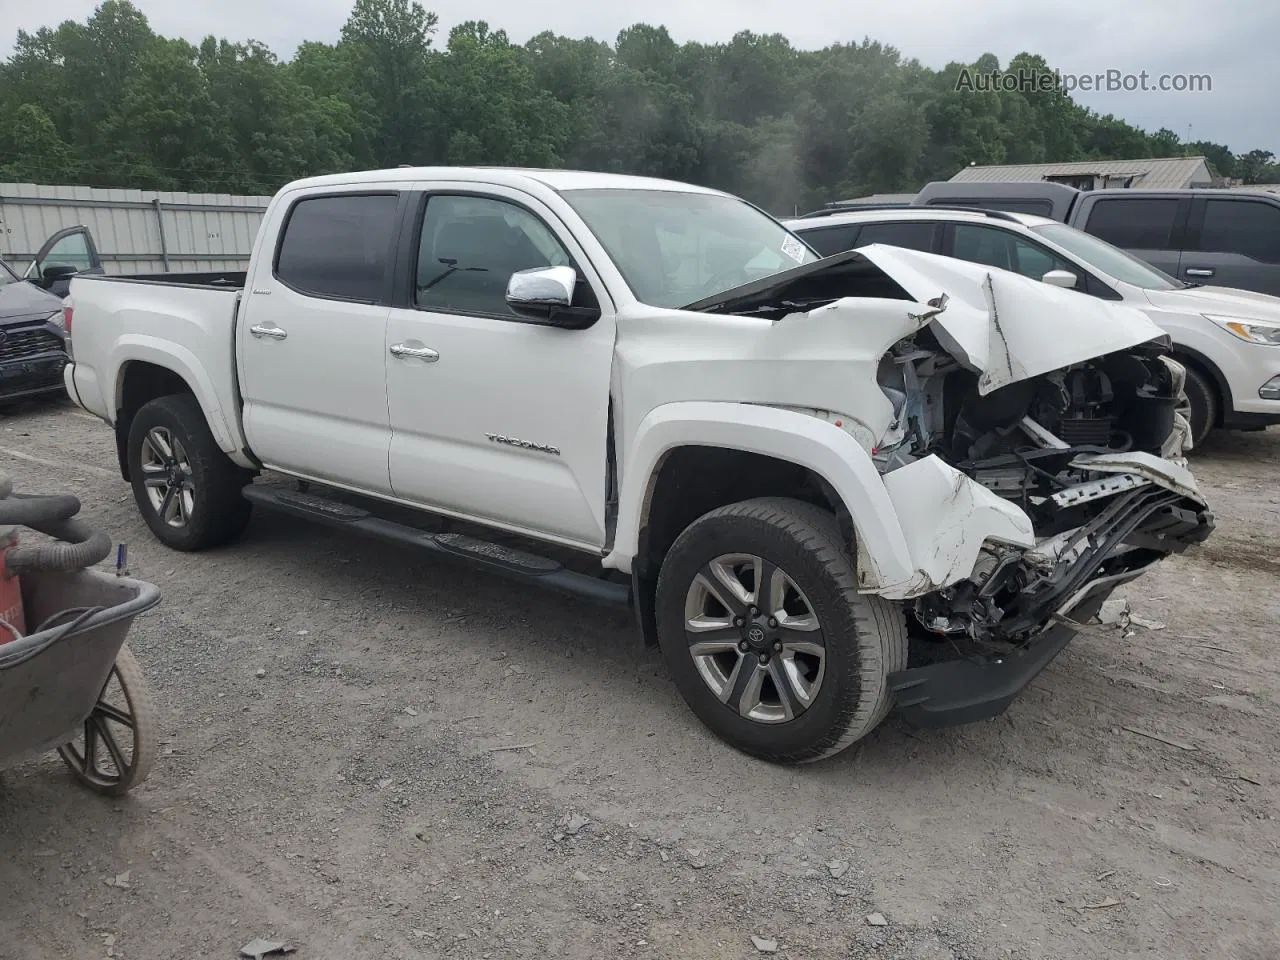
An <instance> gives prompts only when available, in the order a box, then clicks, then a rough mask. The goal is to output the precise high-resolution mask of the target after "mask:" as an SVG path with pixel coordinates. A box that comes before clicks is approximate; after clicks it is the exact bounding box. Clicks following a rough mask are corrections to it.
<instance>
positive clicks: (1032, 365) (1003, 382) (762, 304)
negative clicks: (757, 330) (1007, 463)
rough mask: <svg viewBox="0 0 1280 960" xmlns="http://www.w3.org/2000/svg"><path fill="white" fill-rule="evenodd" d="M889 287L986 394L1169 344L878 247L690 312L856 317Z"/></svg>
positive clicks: (1144, 329) (1135, 314) (1150, 330)
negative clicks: (842, 307) (849, 312)
mask: <svg viewBox="0 0 1280 960" xmlns="http://www.w3.org/2000/svg"><path fill="white" fill-rule="evenodd" d="M877 277H878V278H879V279H877ZM884 277H888V278H889V279H890V280H892V281H893V283H894V284H896V285H897V287H898V288H900V289H901V290H902V291H903V292H905V293H906V295H907V297H908V298H910V301H914V305H913V304H911V303H907V304H904V306H905V309H906V312H907V313H909V314H911V315H912V316H914V317H915V318H916V319H917V320H919V321H921V322H923V323H932V324H933V327H934V330H935V333H936V334H937V336H938V339H939V341H940V342H941V344H942V346H943V348H944V349H946V350H947V351H948V352H949V353H951V354H952V355H953V356H954V357H955V358H956V359H957V360H958V361H960V362H961V363H963V364H965V365H966V366H968V367H969V368H970V369H972V370H973V371H975V372H976V373H977V374H978V375H979V384H978V391H979V392H980V393H982V394H987V393H990V392H991V391H992V390H996V389H999V388H1000V387H1003V386H1007V385H1008V384H1010V383H1016V382H1017V381H1019V380H1026V379H1029V378H1031V377H1038V376H1041V375H1043V374H1046V373H1051V372H1052V371H1054V370H1060V369H1062V368H1063V367H1066V366H1069V365H1071V364H1073V363H1080V362H1082V361H1085V360H1091V359H1093V358H1095V357H1100V356H1103V355H1105V354H1108V353H1113V352H1115V351H1117V350H1123V349H1126V348H1128V347H1134V346H1137V345H1138V344H1140V343H1147V342H1149V341H1151V340H1160V339H1167V336H1166V334H1165V333H1164V331H1163V330H1162V329H1161V328H1160V327H1158V326H1157V325H1156V324H1155V323H1154V322H1153V321H1152V320H1151V319H1150V318H1149V317H1147V315H1146V314H1145V313H1144V312H1143V311H1142V310H1139V309H1138V308H1136V307H1131V306H1128V305H1125V304H1121V303H1115V302H1111V301H1106V300H1100V299H1098V298H1097V297H1091V296H1088V295H1086V294H1082V293H1077V292H1076V291H1074V290H1063V289H1062V288H1060V287H1054V286H1050V285H1049V284H1047V283H1043V282H1041V281H1039V280H1032V279H1031V278H1030V277H1024V276H1022V275H1020V274H1016V273H1012V272H1010V271H1007V270H1000V269H997V268H995V267H987V266H984V265H982V264H975V263H969V262H967V261H964V260H956V259H953V258H951V257H943V256H939V255H937V254H932V253H922V252H920V251H918V250H907V249H904V248H902V247H892V246H887V245H885V244H878V243H876V244H870V245H868V246H865V247H859V248H857V249H856V250H849V251H846V252H844V253H838V254H836V255H834V256H830V257H826V258H824V259H822V260H817V261H814V262H813V263H807V264H804V265H802V266H799V267H794V268H792V269H790V270H785V271H783V272H781V273H777V274H774V275H773V276H770V277H765V278H764V279H762V280H756V281H753V282H752V283H749V284H744V285H743V286H741V287H736V288H734V289H733V290H728V291H725V292H724V293H720V294H716V295H715V296H714V297H708V298H706V299H704V300H700V301H698V302H697V303H692V304H689V305H688V306H687V307H685V308H684V309H686V310H694V311H706V312H711V313H742V314H749V313H757V312H759V311H761V310H762V309H767V308H770V307H772V308H774V309H775V310H787V311H788V312H794V313H805V312H808V311H810V310H813V309H814V308H816V307H817V306H819V305H820V304H823V303H833V302H834V303H841V302H847V303H848V304H849V305H850V306H852V307H853V308H854V311H853V315H854V316H856V315H857V304H858V302H859V301H862V302H866V301H867V298H868V297H872V298H876V299H879V302H880V303H882V304H883V303H885V302H886V301H885V300H884V299H881V298H882V297H885V296H889V297H892V296H897V294H894V293H888V292H882V291H883V290H884V288H885V284H884V280H883V278H884ZM845 291H848V293H847V294H846V293H845Z"/></svg>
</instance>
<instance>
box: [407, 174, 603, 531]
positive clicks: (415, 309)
mask: <svg viewBox="0 0 1280 960" xmlns="http://www.w3.org/2000/svg"><path fill="white" fill-rule="evenodd" d="M409 236H411V237H412V239H411V241H410V246H412V247H413V249H414V251H415V254H414V256H413V257H412V258H411V263H412V266H411V268H410V272H411V273H412V274H413V276H412V277H411V278H408V282H406V283H404V284H401V286H400V289H401V290H404V291H407V297H406V298H405V299H406V300H407V304H406V303H401V304H400V305H398V306H396V307H394V308H393V309H392V310H391V314H390V317H389V321H388V324H387V339H386V350H387V356H386V361H387V394H388V398H387V399H388V410H389V412H390V418H391V433H392V435H391V447H390V456H389V463H390V472H391V486H392V490H393V492H394V494H395V496H396V497H397V498H399V499H402V500H406V501H409V502H412V503H415V504H419V505H422V506H424V507H427V508H430V509H433V510H435V511H437V512H443V513H446V514H450V515H454V516H462V517H466V518H470V519H475V520H479V521H482V522H485V523H488V524H491V525H496V526H499V527H503V528H506V529H511V530H516V531H518V532H522V533H528V534H531V535H534V536H537V537H541V538H543V539H548V540H553V541H556V542H561V543H569V544H572V545H574V546H579V547H586V548H590V549H598V548H600V547H602V546H603V545H604V543H605V496H606V491H605V482H606V442H607V433H608V407H609V382H610V377H611V374H612V369H613V346H614V334H615V329H616V326H615V317H614V312H613V306H612V303H611V302H610V301H609V300H608V299H607V296H606V295H605V292H604V286H603V284H601V283H600V281H599V278H598V276H597V275H596V274H595V272H594V270H593V269H592V267H591V265H590V263H589V262H588V261H587V259H586V255H585V253H584V251H583V250H582V249H581V248H580V247H579V246H578V245H577V243H576V242H575V241H574V239H573V237H572V235H571V234H570V233H569V231H568V230H567V229H566V228H565V227H564V225H563V224H562V223H561V222H560V221H559V219H558V218H557V217H556V216H555V214H554V213H552V212H551V210H549V209H548V208H546V207H545V206H544V205H543V204H541V203H540V202H539V201H538V200H536V199H535V198H533V197H531V196H528V195H526V194H523V193H521V192H520V191H517V190H513V189H508V188H503V187H497V186H489V185H485V186H483V187H479V189H478V185H477V184H474V183H472V184H457V185H456V189H450V185H446V184H442V185H441V186H440V187H439V188H437V189H433V190H432V192H431V193H429V194H426V195H424V196H423V197H422V198H421V200H420V202H419V204H418V213H417V217H416V222H415V224H414V229H413V231H412V233H411V234H409ZM558 265H569V266H572V267H574V268H575V269H576V270H577V272H578V276H579V283H578V294H577V297H579V298H581V300H579V299H577V298H575V305H583V306H586V305H591V304H593V303H594V304H597V305H599V306H600V307H601V308H602V310H601V315H600V317H599V319H597V320H596V321H595V322H594V323H593V324H592V325H591V326H589V327H587V328H585V329H581V330H569V329H564V328H561V327H555V326H547V325H542V324H538V323H533V322H530V320H529V319H528V318H527V317H523V316H521V315H519V314H517V313H516V312H515V311H513V310H512V309H511V308H510V307H509V306H508V305H507V302H506V299H505V294H506V287H507V281H508V279H509V278H510V276H511V274H512V273H513V272H515V271H516V270H521V269H526V268H530V267H539V266H542V267H545V266H558Z"/></svg>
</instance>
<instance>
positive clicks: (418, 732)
mask: <svg viewBox="0 0 1280 960" xmlns="http://www.w3.org/2000/svg"><path fill="white" fill-rule="evenodd" d="M113 462H114V454H113V447H112V441H111V436H110V433H109V431H108V430H107V428H106V427H104V426H103V425H101V424H100V423H98V422H97V421H95V420H93V419H92V418H91V417H89V416H87V415H86V414H83V413H81V412H79V411H76V410H74V409H73V408H71V407H70V406H69V405H68V404H67V403H65V402H62V403H52V404H36V405H29V406H28V407H27V408H24V409H20V410H18V411H16V412H15V411H10V412H9V413H8V414H6V415H5V416H4V418H3V419H0V465H2V466H3V468H4V469H7V470H10V471H11V472H12V474H13V477H14V479H15V481H16V486H17V488H18V489H19V490H22V491H31V492H55V491H58V492H62V491H66V492H72V493H75V494H77V495H78V496H79V497H80V498H81V499H82V501H83V503H84V511H83V515H84V516H85V517H87V518H91V519H92V520H93V521H94V522H95V523H98V524H101V525H103V526H104V527H105V528H106V529H108V530H109V531H110V532H111V534H112V535H113V536H114V537H115V538H116V539H117V540H125V541H127V542H128V543H129V545H130V548H131V549H130V563H131V567H132V572H133V573H134V575H135V576H139V577H142V578H144V579H149V580H152V581H154V582H156V583H157V584H159V585H160V587H161V588H162V590H163V592H164V600H163V602H162V604H161V606H160V607H159V608H157V609H156V610H155V611H153V612H152V613H151V614H148V615H147V616H146V617H145V618H143V619H141V620H139V621H138V622H137V623H136V625H135V627H134V630H133V633H132V648H133V650H134V651H135V653H136V655H137V657H138V659H139V660H140V661H141V663H142V665H143V668H144V670H145V672H146V674H147V675H148V677H149V678H150V681H151V684H152V686H153V689H154V693H155V696H156V698H157V700H158V703H159V706H160V708H161V711H162V723H163V733H162V736H163V737H164V743H163V745H162V750H163V755H162V756H161V757H160V759H159V760H158V761H157V764H156V768H155V770H154V772H153V774H152V776H151V779H150V780H149V781H148V782H147V783H146V784H145V785H144V786H143V787H142V788H141V789H139V790H137V791H135V792H134V793H133V794H131V795H130V796H129V797H128V798H126V799H124V800H105V799H102V798H99V797H97V796H95V795H93V794H90V793H89V792H87V791H85V790H83V789H80V788H78V787H76V786H75V785H73V784H72V782H71V781H70V780H69V778H68V776H67V774H66V773H65V772H64V769H63V767H62V765H61V762H60V761H59V760H58V759H57V758H56V756H50V757H49V758H47V759H43V760H37V761H33V762H32V763H29V764H27V765H25V766H21V767H18V768H16V769H12V770H9V771H7V772H5V773H3V774H0V956H3V957H5V958H22V960H27V958H46V957H47V958H54V957H57V958H62V957H72V958H101V957H105V956H108V955H109V954H110V955H113V956H115V957H124V958H129V960H159V958H165V960H168V958H206V957H207V958H219V957H227V958H232V957H235V956H236V955H237V951H238V949H239V947H240V946H241V945H242V944H244V943H246V942H247V941H249V940H251V939H253V938H255V937H266V938H268V939H282V940H286V941H288V942H289V943H290V944H291V945H294V946H296V947H297V953H296V954H295V955H294V956H296V957H297V958H299V960H312V958H326V960H330V958H332V960H337V958H366V957H370V958H375V957H376V958H436V957H450V958H453V957H457V958H505V957H538V958H545V957H557V958H571V960H577V958H583V960H586V958H593V960H594V958H601V957H641V958H643V957H695V958H709V960H711V958H715V960H719V958H749V957H754V956H759V955H761V951H760V950H759V948H758V947H757V945H755V944H754V943H753V941H752V939H751V937H752V935H755V936H758V937H760V938H761V939H762V940H772V941H776V943H777V948H776V949H777V954H776V955H777V956H782V957H790V958H817V957H850V958H852V957H859V958H861V957H874V958H920V960H956V958H982V960H986V958H1006V957H1013V958H1064V957H1070V958H1072V960H1084V958H1093V957H1105V958H1114V957H1143V958H1146V957H1159V958H1166V957H1167V958H1193V957H1213V958H1215V960H1221V958H1240V960H1264V958H1266V960H1271V958H1275V957H1277V956H1278V955H1280V946H1278V942H1280V938H1278V936H1277V934H1278V933H1280V909H1278V907H1280V904H1278V903H1277V898H1278V894H1277V891H1278V890H1280V829H1278V827H1277V821H1276V819H1275V818H1276V816H1277V811H1278V801H1280V771H1278V770H1277V765H1276V759H1277V756H1278V755H1280V668H1278V667H1277V660H1276V656H1275V634H1276V626H1277V622H1280V600H1278V599H1277V596H1278V593H1280V591H1278V588H1280V560H1277V553H1276V546H1277V534H1278V533H1280V433H1277V432H1275V431H1273V432H1269V433H1267V434H1252V435H1229V436H1226V437H1223V438H1220V439H1215V440H1213V441H1211V443H1210V444H1209V445H1207V446H1206V448H1205V450H1204V451H1203V453H1202V454H1201V455H1200V456H1199V457H1198V458H1197V460H1196V462H1195V467H1196V470H1197V472H1198V475H1199V476H1200V477H1201V479H1202V481H1203V482H1204V484H1205V485H1206V489H1207V490H1208V491H1209V492H1210V493H1211V495H1212V504H1213V507H1214V509H1215V511H1216V513H1217V515H1218V517H1219V518H1220V526H1219V531H1218V533H1217V534H1216V536H1215V537H1214V539H1213V540H1212V541H1211V542H1210V543H1209V544H1207V545H1206V546H1205V547H1204V548H1202V549H1200V550H1199V551H1198V552H1197V553H1196V554H1195V555H1188V556H1185V557H1182V558H1177V559H1174V560H1172V561H1170V562H1168V563H1167V564H1165V565H1164V567H1163V569H1161V570H1160V571H1159V572H1157V573H1155V574H1153V575H1150V576H1148V577H1147V578H1145V579H1144V580H1141V581H1139V582H1138V583H1137V584H1135V585H1131V586H1130V587H1129V588H1128V589H1127V590H1126V592H1125V594H1124V595H1125V596H1127V597H1128V598H1129V599H1130V600H1131V601H1132V604H1133V609H1134V612H1135V613H1137V614H1139V615H1141V616H1143V617H1146V618H1148V619H1152V620H1158V621H1162V622H1164V623H1165V624H1167V627H1166V628H1165V629H1163V630H1149V629H1142V628H1135V632H1134V635H1133V636H1130V637H1127V638H1126V637H1124V636H1123V635H1122V633H1120V632H1119V631H1117V630H1116V629H1115V628H1104V627H1092V628H1090V629H1089V631H1088V633H1087V634H1086V635H1083V636H1081V637H1079V638H1078V639H1077V640H1076V641H1075V642H1074V643H1073V644H1072V645H1071V646H1070V647H1068V649H1067V650H1066V651H1065V652H1064V653H1063V655H1062V656H1061V657H1060V658H1059V659H1058V660H1057V661H1056V662H1055V663H1054V664H1053V665H1052V666H1051V667H1050V668H1049V669H1048V670H1047V671H1046V672H1045V673H1044V674H1043V675H1042V676H1041V677H1040V678H1039V679H1038V680H1037V681H1036V683H1035V685H1034V687H1033V688H1032V689H1030V690H1028V691H1027V692H1026V694H1025V695H1024V696H1023V697H1022V698H1021V700H1019V701H1018V702H1017V703H1016V704H1015V705H1014V706H1013V707H1012V708H1011V709H1010V710H1009V712H1008V714H1007V715H1006V716H1004V717H1002V718H1000V719H997V720H995V721H992V722H988V723H982V724H978V725H975V726H971V727H966V728H962V729H955V730H947V731H938V732H934V731H917V730H912V729H909V728H907V727H906V726H905V725H904V724H903V722H902V721H901V720H899V719H896V718H891V719H890V720H889V721H888V722H887V723H886V724H885V725H884V726H883V727H882V728H881V729H880V730H879V731H878V732H876V733H875V734H874V735H872V736H871V738H870V739H869V740H867V741H866V742H865V743H863V744H862V745H861V746H860V747H855V748H854V749H852V750H850V751H849V752H847V753H846V754H843V755H841V756H840V757H838V758H836V759H835V760H833V761H830V762H827V763H824V764H821V765H818V766H812V767H807V768H803V769H788V768H776V767H772V766H768V765H765V764H763V763H758V762H755V761H753V760H750V759H747V758H745V757H743V756H741V755H739V754H736V753H734V752H733V751H731V750H729V749H728V748H726V747H724V746H722V745H721V744H720V743H719V742H717V741H716V740H714V739H713V738H712V737H711V736H710V735H709V734H708V733H707V732H705V731H704V729H703V728H702V727H701V726H700V725H699V724H698V723H697V722H696V720H695V719H694V718H693V716H692V715H691V714H690V713H689V712H688V711H687V710H686V709H685V707H684V705H683V703H682V702H681V701H680V700H679V698H678V696H677V694H676V692H675V690H674V688H673V687H672V686H671V685H670V683H669V681H668V680H667V678H666V676H665V671H664V668H663V666H662V664H661V661H660V658H659V656H658V655H657V653H656V652H654V651H646V650H643V649H642V648H640V646H639V645H638V643H637V641H636V640H635V634H634V632H633V630H632V628H631V625H630V623H629V622H628V621H627V620H626V619H625V618H624V617H621V616H618V615H614V614H612V613H605V614H603V615H602V614H601V613H600V612H599V611H597V610H596V609H593V608H591V607H589V606H587V605H582V604H577V603H573V602H566V601H562V600H560V599H558V598H556V597H554V596H551V595H546V594H543V593H541V592H539V591H536V590H533V589H521V588H515V587H512V586H510V585H507V584H506V583H504V582H502V581H499V580H495V579H490V578H487V577H484V576H481V575H477V574H473V573H471V572H469V571H466V570H463V569H460V568H457V567H453V566H449V565H445V564H440V563H436V562H433V561H426V560H423V559H421V558H419V557H417V556H415V555H413V554H411V553H406V552H402V551H398V550H395V549H391V548H387V547H383V546H381V545H375V544H371V543H369V542H365V541H347V540H343V539H341V538H340V537H338V536H337V535H335V534H331V533H328V532H326V531H323V530H321V529H318V528H316V527H312V526H309V525H307V524H305V523H302V522H294V521H291V520H286V519H282V518H277V517H271V516H268V515H261V514H260V515H258V516H257V517H255V519H254V521H253V523H252V524H251V527H250V529H249V531H248V533H247V536H246V537H245V539H244V541H243V542H242V543H240V544H239V545H237V546H235V547H233V548H230V549H226V550H222V551H218V552H215V553H209V554H205V555H199V556H187V555H181V554H177V553H173V552H169V551H167V550H165V549H164V548H162V547H160V546H159V545H158V544H157V543H156V542H155V541H154V540H152V539H151V538H150V536H149V535H148V534H147V531H146V529H145V527H144V526H143V524H142V522H141V521H140V520H139V519H138V517H137V514H136V513H135V510H134V506H133V504H132V501H131V499H130V498H129V494H128V490H127V488H126V486H125V485H124V484H123V482H122V481H121V480H120V479H119V477H118V475H117V474H116V472H115V469H114V465H113ZM259 670H264V671H265V675H263V676H262V677H259V676H257V674H258V671H259ZM1133 731H1142V732H1143V733H1147V734H1153V735H1155V736H1157V737H1161V738H1164V739H1165V740H1169V741H1173V743H1174V744H1180V745H1181V746H1178V745H1171V744H1168V743H1165V742H1162V741H1161V740H1157V739H1152V738H1151V737H1148V736H1144V735H1142V733H1135V732H1133ZM519 745H529V746H527V747H525V748H524V749H507V750H503V749H498V748H514V747H516V746H519ZM570 815H574V816H576V817H577V818H578V819H577V820H576V821H575V823H574V824H573V826H578V824H579V823H581V818H587V822H586V824H585V825H582V826H580V828H579V829H577V831H576V833H568V832H566V828H565V825H564V823H565V818H566V817H568V816H570ZM833 864H834V867H833V866H832V865H833ZM125 871H128V872H129V885H128V886H127V887H117V886H111V885H108V884H107V883H106V882H104V881H106V880H107V879H109V878H112V877H115V876H117V875H119V874H121V873H124V872H125ZM872 913H880V914H883V916H884V918H885V920H886V921H887V925H884V926H874V925H871V924H870V923H868V921H867V917H868V915H870V914H872ZM763 945H764V946H765V947H768V946H769V944H763Z"/></svg>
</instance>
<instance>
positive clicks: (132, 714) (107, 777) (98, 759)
mask: <svg viewBox="0 0 1280 960" xmlns="http://www.w3.org/2000/svg"><path fill="white" fill-rule="evenodd" d="M155 749H156V713H155V706H154V704H153V703H152V700H151V692H150V689H149V688H148V686H147V681H146V678H145V677H143V675H142V671H141V670H140V669H139V668H138V661H137V660H135V659H134V658H133V654H132V653H130V652H129V648H128V647H121V648H120V653H119V654H118V655H117V656H116V662H115V665H114V666H113V667H112V668H111V674H110V676H108V677H107V682H106V684H105V685H104V686H103V688H102V695H101V696H100V697H99V698H98V703H97V705H96V706H95V707H94V708H93V713H91V714H89V717H88V719H86V720H85V722H84V730H83V731H82V732H81V734H80V736H79V737H77V738H76V739H75V740H73V741H71V742H70V743H67V744H64V745H63V746H61V747H59V748H58V755H59V756H61V757H62V759H63V761H64V762H65V763H66V764H67V766H68V767H70V768H71V773H72V775H73V776H74V777H75V778H76V779H77V780H79V781H80V782H81V783H83V784H84V785H85V786H87V787H89V788H90V789H91V790H96V791H97V792H98V793H101V794H105V795H106V796H109V797H119V796H122V795H124V794H126V793H128V792H129V791H130V790H132V789H133V788H134V787H136V786H137V785H138V784H140V783H141V782H142V781H143V780H145V779H147V775H148V774H149V773H150V772H151V764H152V763H153V762H154V761H155Z"/></svg>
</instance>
